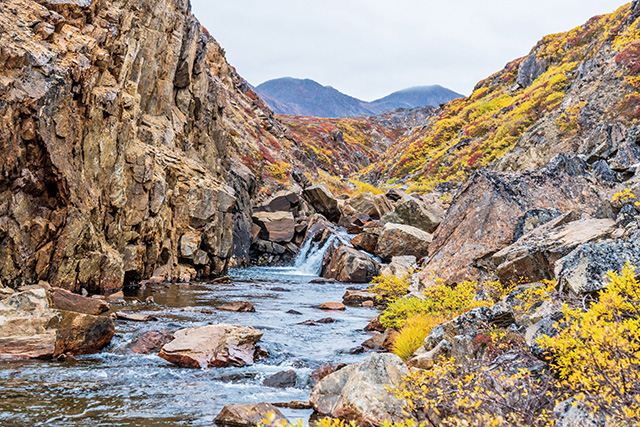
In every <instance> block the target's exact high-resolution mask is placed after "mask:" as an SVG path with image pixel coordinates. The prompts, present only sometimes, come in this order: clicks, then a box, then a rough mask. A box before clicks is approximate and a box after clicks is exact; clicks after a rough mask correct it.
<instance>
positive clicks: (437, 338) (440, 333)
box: [424, 307, 492, 351]
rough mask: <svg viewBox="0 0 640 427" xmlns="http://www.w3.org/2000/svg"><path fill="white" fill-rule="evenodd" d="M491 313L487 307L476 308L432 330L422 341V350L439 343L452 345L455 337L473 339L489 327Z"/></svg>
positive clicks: (428, 349) (431, 347)
mask: <svg viewBox="0 0 640 427" xmlns="http://www.w3.org/2000/svg"><path fill="white" fill-rule="evenodd" d="M491 321H492V311H491V309H490V308H489V307H478V308H474V309H473V310H470V311H468V312H466V313H464V314H461V315H460V316H458V317H456V318H454V319H452V320H450V321H448V322H445V323H443V324H441V325H439V326H436V327H435V328H433V330H432V331H431V332H430V333H429V335H427V338H425V340H424V349H425V350H426V351H430V350H432V349H434V348H435V347H436V346H437V345H438V344H440V342H441V341H443V340H446V341H448V342H449V343H451V344H453V343H454V342H455V340H456V337H459V336H467V337H470V338H471V339H473V338H475V337H476V336H477V335H478V334H480V333H481V332H482V331H484V330H485V329H487V327H489V326H490V325H491Z"/></svg>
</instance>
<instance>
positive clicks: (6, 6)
mask: <svg viewBox="0 0 640 427" xmlns="http://www.w3.org/2000/svg"><path fill="white" fill-rule="evenodd" d="M242 82H243V80H242V79H241V78H240V77H239V76H238V75H237V74H236V73H235V70H234V69H233V68H232V67H231V66H229V64H228V63H227V62H226V60H225V58H224V52H223V50H222V49H221V47H220V46H219V45H218V44H217V43H216V41H215V40H214V39H213V38H212V37H211V36H210V35H209V33H208V32H207V31H206V30H205V29H204V28H202V27H201V26H200V24H199V23H198V21H197V20H196V19H195V18H194V17H193V15H192V14H191V11H190V5H189V2H188V1H187V0H166V1H155V0H119V1H106V0H93V1H91V0H85V1H72V0H55V1H53V0H49V1H47V0H38V1H34V0H3V1H2V7H0V153H1V155H2V161H1V162H0V277H2V281H3V283H5V284H8V285H10V286H14V287H15V286H18V285H20V284H23V283H31V282H37V281H39V280H45V281H48V282H50V283H51V284H52V285H53V286H58V287H62V288H65V289H69V290H73V291H78V290H80V289H81V288H86V289H87V290H89V291H90V292H111V291H115V290H118V289H119V288H121V287H122V285H123V283H125V282H126V281H129V280H140V279H146V278H149V277H152V276H162V277H164V278H165V279H168V280H171V279H178V280H186V279H189V278H193V277H194V276H195V275H196V273H197V274H199V275H201V276H209V275H219V274H222V273H224V272H225V270H226V268H227V266H228V265H229V262H230V260H231V259H232V257H235V258H242V257H243V256H245V255H246V251H247V249H248V244H249V242H248V241H247V239H248V236H250V233H249V230H250V223H251V219H250V208H249V207H248V205H249V203H250V198H251V194H250V193H251V192H252V191H254V183H253V180H254V176H253V174H252V173H251V172H250V171H249V170H248V169H247V168H246V167H245V166H243V165H242V164H241V162H240V161H238V160H237V157H236V151H234V150H236V147H237V146H239V145H242V144H244V145H245V146H247V145H249V144H250V143H251V135H250V132H246V135H241V134H239V132H238V128H239V127H242V126H243V125H242V123H240V124H238V122H237V121H236V123H235V124H234V131H233V135H231V132H230V131H229V128H230V124H229V123H230V122H231V119H232V118H233V117H244V118H246V117H254V119H255V120H256V122H254V123H251V124H246V125H245V126H254V127H255V126H258V127H262V128H271V129H273V128H275V130H274V132H273V135H271V136H270V138H272V139H274V140H277V138H278V137H279V136H278V135H277V131H278V128H277V126H275V125H273V124H269V121H270V120H271V118H270V116H269V113H268V112H267V113H261V114H258V113H259V112H260V111H262V110H261V109H262V106H261V103H258V104H259V105H257V106H255V105H254V109H253V110H252V109H248V108H243V109H242V111H235V110H234V108H237V109H238V110H240V109H241V108H242V107H243V106H242V105H241V103H240V102H239V101H238V100H240V101H242V102H244V103H245V104H247V105H252V104H256V102H255V101H254V100H252V99H251V97H250V96H249V95H251V94H248V93H247V92H246V90H243V89H242V87H241V86H242ZM265 111H268V110H266V109H265ZM252 115H253V116H252ZM256 123H257V124H256ZM239 139H240V140H241V141H238V140H239ZM234 235H235V236H236V237H235V239H234ZM234 240H235V241H234Z"/></svg>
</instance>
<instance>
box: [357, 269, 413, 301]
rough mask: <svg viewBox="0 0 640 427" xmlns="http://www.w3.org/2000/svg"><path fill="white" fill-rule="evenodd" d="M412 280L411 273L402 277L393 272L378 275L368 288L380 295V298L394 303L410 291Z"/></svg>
mask: <svg viewBox="0 0 640 427" xmlns="http://www.w3.org/2000/svg"><path fill="white" fill-rule="evenodd" d="M410 280H411V275H410V274H407V275H405V276H404V277H403V278H402V279H400V278H398V277H396V276H395V275H393V274H390V275H383V276H378V277H374V279H373V281H372V282H371V286H369V289H368V290H369V291H370V292H373V293H374V294H376V295H378V299H379V300H381V301H383V302H385V303H393V302H395V301H396V300H398V298H401V297H403V296H405V295H406V294H407V293H408V292H409V284H410Z"/></svg>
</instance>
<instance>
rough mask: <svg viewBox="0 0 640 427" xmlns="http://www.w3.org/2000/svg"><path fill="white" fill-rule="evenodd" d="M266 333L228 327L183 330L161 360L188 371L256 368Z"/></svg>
mask: <svg viewBox="0 0 640 427" xmlns="http://www.w3.org/2000/svg"><path fill="white" fill-rule="evenodd" d="M261 338H262V331H260V330H259V329H255V328H252V327H250V326H236V325H228V324H219V325H208V326H200V327H196V328H187V329H181V330H179V331H178V332H176V333H175V335H174V340H173V341H171V342H170V343H168V344H165V345H164V346H163V347H162V350H161V351H160V354H159V356H160V357H162V358H163V359H165V360H167V361H169V362H171V363H175V364H176V365H179V366H183V367H187V368H203V369H204V368H209V367H213V368H222V367H230V366H238V367H242V366H246V365H252V364H253V362H254V361H255V358H256V357H257V354H256V343H257V342H258V341H260V339H261Z"/></svg>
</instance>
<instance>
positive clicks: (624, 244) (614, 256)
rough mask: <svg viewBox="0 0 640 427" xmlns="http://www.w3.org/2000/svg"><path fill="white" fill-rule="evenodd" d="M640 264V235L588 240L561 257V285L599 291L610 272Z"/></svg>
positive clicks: (557, 268) (557, 269)
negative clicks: (607, 239)
mask: <svg viewBox="0 0 640 427" xmlns="http://www.w3.org/2000/svg"><path fill="white" fill-rule="evenodd" d="M626 263H629V264H631V265H632V266H636V267H637V266H640V238H633V239H630V240H629V241H620V240H610V241H605V242H600V243H586V244H583V245H580V246H579V247H577V248H576V249H575V250H574V251H573V252H571V253H570V254H568V255H567V256H565V257H564V258H562V259H560V260H558V261H557V262H556V264H555V276H556V279H557V281H558V285H559V286H560V287H561V288H562V289H564V290H568V291H570V292H573V293H575V294H584V293H591V292H596V291H599V290H601V289H603V288H605V287H606V286H607V284H608V282H609V280H608V277H607V276H608V272H609V271H614V272H617V273H619V272H621V271H622V269H623V268H624V266H625V264H626Z"/></svg>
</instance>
